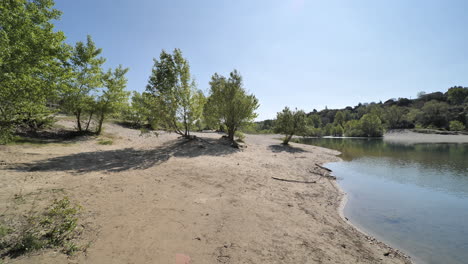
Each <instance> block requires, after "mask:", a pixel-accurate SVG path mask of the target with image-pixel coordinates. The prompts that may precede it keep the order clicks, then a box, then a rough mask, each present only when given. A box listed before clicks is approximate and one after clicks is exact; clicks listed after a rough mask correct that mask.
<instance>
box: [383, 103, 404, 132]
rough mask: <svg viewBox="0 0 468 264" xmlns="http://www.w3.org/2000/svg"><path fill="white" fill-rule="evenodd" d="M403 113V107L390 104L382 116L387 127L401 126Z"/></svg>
mask: <svg viewBox="0 0 468 264" xmlns="http://www.w3.org/2000/svg"><path fill="white" fill-rule="evenodd" d="M404 115H405V108H403V107H399V106H396V105H392V106H391V107H388V108H387V109H386V110H385V113H384V115H383V116H384V120H385V122H386V123H387V127H388V128H401V122H402V121H403V116H404Z"/></svg>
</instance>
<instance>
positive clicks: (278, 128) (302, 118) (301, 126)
mask: <svg viewBox="0 0 468 264" xmlns="http://www.w3.org/2000/svg"><path fill="white" fill-rule="evenodd" d="M274 131H275V133H280V134H283V135H285V137H284V140H283V144H285V145H288V144H289V141H290V140H291V138H292V137H293V136H294V135H298V134H302V133H305V132H306V131H307V116H306V114H305V112H304V111H303V110H297V108H296V110H295V111H291V110H290V109H289V107H285V108H284V109H283V111H282V112H278V113H277V114H276V122H275V129H274Z"/></svg>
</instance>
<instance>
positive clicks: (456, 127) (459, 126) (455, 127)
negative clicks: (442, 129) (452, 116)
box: [450, 120, 465, 131]
mask: <svg viewBox="0 0 468 264" xmlns="http://www.w3.org/2000/svg"><path fill="white" fill-rule="evenodd" d="M450 130H451V131H462V130H465V125H463V123H462V122H460V121H457V120H454V121H450Z"/></svg>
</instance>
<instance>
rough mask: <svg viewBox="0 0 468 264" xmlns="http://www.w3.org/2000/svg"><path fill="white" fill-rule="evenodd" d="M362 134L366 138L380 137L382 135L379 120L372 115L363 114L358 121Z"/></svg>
mask: <svg viewBox="0 0 468 264" xmlns="http://www.w3.org/2000/svg"><path fill="white" fill-rule="evenodd" d="M359 123H360V127H361V130H362V132H363V133H364V135H365V136H367V137H381V136H382V135H383V127H382V122H381V121H380V118H379V117H378V116H377V115H374V114H365V115H364V116H363V117H362V118H361V119H360V120H359Z"/></svg>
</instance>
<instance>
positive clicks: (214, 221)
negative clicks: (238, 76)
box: [0, 122, 410, 264]
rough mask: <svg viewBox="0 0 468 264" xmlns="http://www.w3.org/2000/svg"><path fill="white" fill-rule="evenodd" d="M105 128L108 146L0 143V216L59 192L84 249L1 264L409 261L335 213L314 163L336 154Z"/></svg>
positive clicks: (266, 141) (263, 138)
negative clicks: (72, 208)
mask: <svg viewBox="0 0 468 264" xmlns="http://www.w3.org/2000/svg"><path fill="white" fill-rule="evenodd" d="M65 123H66V122H65ZM64 125H67V126H69V125H71V123H66V124H64ZM105 131H106V135H105V136H106V137H108V138H112V141H113V144H112V145H100V144H98V139H96V138H93V137H89V138H87V139H83V140H80V141H79V142H74V141H73V142H70V143H67V144H62V143H60V144H55V143H53V144H43V145H28V144H25V145H11V146H0V161H2V163H1V164H2V165H1V167H0V190H1V191H0V211H1V212H3V214H2V217H3V218H4V219H7V218H13V217H14V216H15V215H19V214H24V213H26V212H28V211H31V210H33V211H34V210H36V211H39V210H41V208H43V207H44V206H46V205H47V204H50V202H51V201H52V200H53V199H54V198H60V197H63V196H65V195H67V196H69V197H70V199H72V200H73V201H76V202H77V203H79V204H80V205H81V206H82V207H83V210H82V213H81V215H80V220H79V223H80V225H81V226H82V227H83V228H84V231H83V233H82V235H81V237H80V243H81V244H82V245H86V246H83V248H84V251H83V252H78V253H77V254H76V255H75V256H71V257H69V256H67V255H64V254H62V253H59V252H57V251H54V250H43V251H40V252H37V253H34V254H31V255H27V256H22V257H19V258H15V259H6V260H5V263H176V256H179V257H180V256H182V255H183V256H184V257H183V258H185V260H186V263H192V264H197V263H410V260H409V259H408V258H406V257H405V256H404V255H403V254H402V253H400V252H398V251H396V250H393V249H391V248H390V247H388V246H386V245H385V244H383V243H380V242H378V241H376V240H375V239H373V238H371V237H368V236H367V235H365V234H362V233H360V232H359V231H357V230H356V229H355V228H354V227H352V226H351V225H350V224H349V223H347V221H346V219H343V218H342V217H341V216H340V213H339V210H340V206H342V201H343V196H344V194H343V193H342V192H341V191H340V189H339V187H338V185H337V183H336V182H335V181H333V180H330V179H328V178H324V177H322V176H321V175H323V174H325V172H326V171H324V170H323V169H321V168H319V167H317V166H315V164H316V163H317V164H323V163H326V162H330V161H337V160H339V159H338V158H337V157H336V155H337V154H338V152H336V151H332V150H328V149H324V148H319V147H314V146H308V145H300V144H294V143H292V144H291V147H284V146H282V145H280V144H279V143H280V141H278V140H277V139H275V136H271V135H248V136H247V138H246V145H247V147H246V148H244V149H241V150H238V149H235V148H232V147H230V146H228V145H226V144H225V143H226V142H225V141H223V140H221V139H220V134H216V133H199V134H196V135H197V136H199V137H200V138H201V139H202V140H193V141H186V140H184V139H180V138H178V136H177V135H175V134H168V133H161V134H160V135H159V136H158V137H154V136H141V135H140V131H138V130H132V129H127V128H123V127H120V126H117V125H112V124H109V125H107V126H106V130H105ZM272 177H275V178H279V179H285V180H290V181H295V182H288V181H280V180H276V179H273V178H272ZM312 182H315V183H312ZM19 196H21V198H22V202H20V203H19V202H17V201H16V200H17V199H15V198H16V197H19ZM188 259H190V262H187V260H188ZM182 263H183V262H182Z"/></svg>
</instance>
